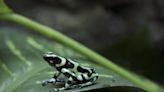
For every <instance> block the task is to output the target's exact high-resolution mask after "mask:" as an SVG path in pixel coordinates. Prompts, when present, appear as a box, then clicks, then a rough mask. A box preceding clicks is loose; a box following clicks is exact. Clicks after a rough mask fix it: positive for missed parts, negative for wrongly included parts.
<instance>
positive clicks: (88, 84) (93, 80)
mask: <svg viewBox="0 0 164 92" xmlns="http://www.w3.org/2000/svg"><path fill="white" fill-rule="evenodd" d="M97 79H98V76H97V75H95V76H93V77H92V78H91V79H90V80H89V81H88V82H86V83H83V84H79V87H80V88H83V87H86V86H90V85H93V84H94V83H95V81H96V80H97Z"/></svg>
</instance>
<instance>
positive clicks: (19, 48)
mask: <svg viewBox="0 0 164 92" xmlns="http://www.w3.org/2000/svg"><path fill="white" fill-rule="evenodd" d="M13 30H14V29H12V30H11V29H6V28H5V29H2V28H1V29H0V42H1V45H0V51H1V52H0V74H1V76H0V83H1V84H0V92H53V91H52V90H53V88H54V87H55V86H53V85H49V86H46V87H42V86H41V81H42V80H45V79H48V78H51V77H52V76H53V74H54V72H55V70H54V69H53V68H51V67H50V66H49V65H48V64H47V63H46V62H45V61H44V60H43V59H42V54H43V53H44V52H46V51H53V52H55V53H56V54H58V55H61V56H64V57H69V58H71V59H73V60H76V61H77V62H79V63H80V64H82V65H85V66H88V67H94V68H96V70H97V72H98V73H99V75H100V77H99V79H98V81H97V83H96V84H95V85H92V86H88V87H84V88H82V89H78V88H76V89H70V90H67V91H65V92H68V91H76V92H78V91H90V90H93V89H100V88H105V87H116V86H130V87H134V88H136V87H137V86H136V85H134V84H132V83H131V82H129V81H127V80H125V79H124V78H122V77H120V76H118V75H117V74H115V73H113V72H112V71H110V70H107V69H105V68H103V67H100V66H98V65H95V64H93V63H90V62H89V61H88V60H87V59H85V58H84V57H83V56H81V55H80V54H78V53H76V52H73V51H72V50H70V49H68V48H66V47H64V46H62V45H60V44H58V43H54V42H52V41H51V40H48V39H45V38H43V37H41V36H38V35H36V34H32V33H27V32H24V31H15V30H14V31H13ZM137 88H138V87H137ZM135 92H137V91H135Z"/></svg>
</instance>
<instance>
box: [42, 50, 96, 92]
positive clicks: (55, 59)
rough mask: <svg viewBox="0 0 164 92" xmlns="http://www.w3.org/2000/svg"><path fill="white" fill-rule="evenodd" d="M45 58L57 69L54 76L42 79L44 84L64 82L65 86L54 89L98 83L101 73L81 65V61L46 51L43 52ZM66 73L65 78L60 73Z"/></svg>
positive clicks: (81, 86) (59, 89)
mask: <svg viewBox="0 0 164 92" xmlns="http://www.w3.org/2000/svg"><path fill="white" fill-rule="evenodd" d="M43 59H44V60H45V61H46V62H47V63H48V64H49V65H50V66H51V67H54V68H55V69H56V72H55V74H54V75H53V77H52V78H50V79H48V80H43V81H42V86H46V85H47V84H56V83H57V82H63V83H64V86H63V87H60V88H54V89H53V91H54V92H56V91H61V90H67V89H72V88H76V87H78V88H83V87H85V86H90V85H93V84H95V83H96V81H97V79H98V77H99V75H98V73H96V70H95V69H94V68H90V67H88V66H84V65H81V64H80V63H78V62H76V61H74V60H72V59H70V58H65V57H62V56H59V55H56V54H54V53H53V52H46V53H45V54H43ZM61 74H63V75H64V80H63V79H61V78H60V75H61Z"/></svg>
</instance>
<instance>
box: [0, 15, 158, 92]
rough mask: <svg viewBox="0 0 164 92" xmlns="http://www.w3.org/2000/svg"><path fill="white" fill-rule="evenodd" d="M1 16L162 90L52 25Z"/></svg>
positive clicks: (144, 85)
mask: <svg viewBox="0 0 164 92" xmlns="http://www.w3.org/2000/svg"><path fill="white" fill-rule="evenodd" d="M0 18H1V19H5V20H8V21H13V22H15V23H17V24H20V25H23V26H25V27H27V28H29V29H31V30H33V31H36V32H37V33H40V34H42V35H44V36H47V37H48V38H50V39H53V40H55V41H58V42H60V43H62V44H64V45H66V46H68V47H70V48H72V49H74V50H75V51H77V52H79V53H81V54H82V55H84V56H86V57H87V58H89V59H90V60H92V61H95V62H96V63H98V64H100V65H102V66H103V67H106V68H108V69H111V70H112V71H114V72H116V73H117V74H119V75H121V76H123V77H125V78H126V79H128V80H129V81H131V82H133V83H135V84H137V85H139V86H140V87H142V88H144V89H145V90H147V91H149V92H159V90H160V87H159V86H158V85H157V84H155V83H153V82H151V81H149V80H147V79H144V78H141V77H139V76H137V75H135V74H133V73H131V72H129V71H127V70H125V69H123V68H121V67H119V66H118V65H116V64H114V63H112V62H111V61H110V60H108V59H107V58H105V57H103V56H101V55H99V54H98V53H96V52H94V51H92V50H91V49H89V48H87V47H85V46H84V45H82V44H80V43H78V42H77V41H75V40H73V39H71V38H69V37H67V36H65V35H63V34H62V33H60V32H58V31H56V30H54V29H52V28H50V27H47V26H45V25H42V24H39V23H37V22H34V21H32V20H30V19H28V18H26V17H24V16H21V15H19V14H15V13H13V14H4V15H1V16H0Z"/></svg>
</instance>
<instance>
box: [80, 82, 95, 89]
mask: <svg viewBox="0 0 164 92" xmlns="http://www.w3.org/2000/svg"><path fill="white" fill-rule="evenodd" d="M90 85H93V82H86V83H83V84H79V85H78V87H79V88H83V87H86V86H90Z"/></svg>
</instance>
